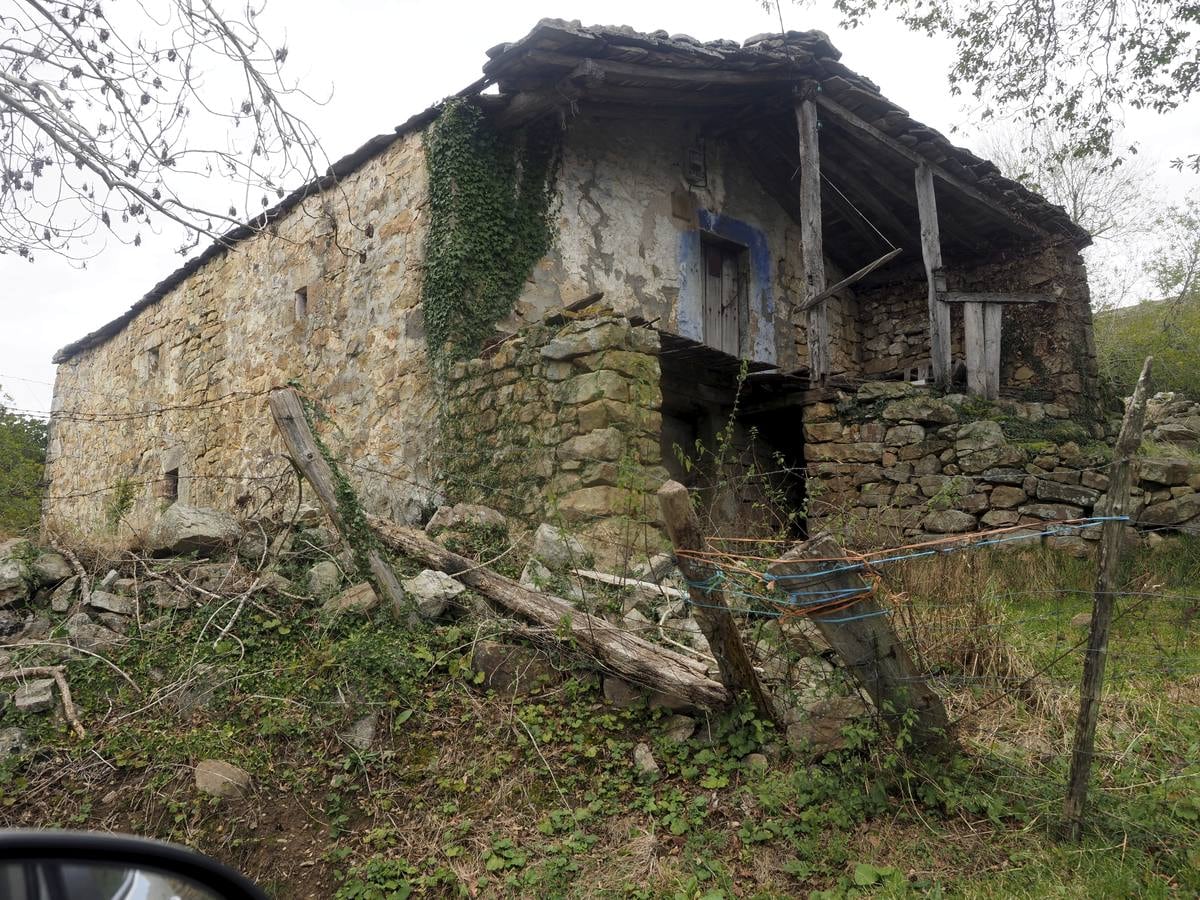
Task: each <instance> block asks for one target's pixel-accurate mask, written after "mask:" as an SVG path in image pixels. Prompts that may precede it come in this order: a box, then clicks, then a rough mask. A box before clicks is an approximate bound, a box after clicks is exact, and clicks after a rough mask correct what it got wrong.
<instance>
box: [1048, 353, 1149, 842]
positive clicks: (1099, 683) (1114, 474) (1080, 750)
mask: <svg viewBox="0 0 1200 900" xmlns="http://www.w3.org/2000/svg"><path fill="white" fill-rule="evenodd" d="M1153 361H1154V359H1153V357H1147V358H1146V362H1145V363H1144V364H1143V365H1142V374H1141V377H1140V378H1138V382H1137V386H1136V387H1135V388H1134V389H1133V396H1132V397H1131V398H1130V399H1129V409H1127V410H1126V411H1125V421H1123V422H1122V423H1121V433H1120V435H1118V437H1117V444H1116V446H1115V447H1114V448H1113V464H1112V468H1111V470H1110V475H1111V478H1112V481H1111V483H1110V484H1109V486H1108V502H1107V503H1106V504H1105V508H1104V510H1103V512H1102V515H1105V516H1108V517H1109V518H1108V520H1107V521H1106V522H1105V523H1104V524H1103V525H1102V526H1101V532H1100V571H1099V574H1097V576H1096V593H1095V596H1094V599H1093V601H1092V630H1091V632H1090V633H1089V635H1088V646H1087V656H1085V657H1084V659H1083V685H1082V687H1081V688H1080V692H1079V693H1080V701H1079V718H1078V719H1077V720H1076V722H1075V742H1074V744H1073V745H1072V747H1071V774H1070V776H1069V778H1068V780H1067V799H1066V802H1065V803H1064V804H1063V815H1064V816H1065V817H1066V820H1067V834H1068V836H1069V837H1070V839H1071V840H1073V841H1077V840H1079V835H1080V832H1081V831H1082V830H1083V811H1084V806H1085V804H1086V803H1087V791H1088V780H1089V778H1090V777H1091V773H1092V755H1093V750H1094V748H1095V743H1096V723H1097V721H1098V720H1099V718H1100V698H1101V696H1102V695H1103V692H1104V664H1105V663H1106V662H1107V660H1108V629H1109V625H1110V624H1111V623H1112V610H1113V593H1114V588H1116V586H1117V584H1118V581H1117V578H1118V575H1119V570H1120V567H1121V544H1122V540H1123V532H1124V530H1125V525H1126V523H1125V522H1123V521H1120V520H1119V519H1118V518H1116V517H1118V516H1125V515H1128V514H1129V510H1130V501H1129V492H1130V488H1131V486H1132V485H1133V455H1134V454H1135V453H1137V451H1138V448H1139V447H1141V445H1142V425H1143V423H1144V422H1145V418H1146V398H1147V397H1148V396H1149V394H1150V364H1151V363H1152V362H1153Z"/></svg>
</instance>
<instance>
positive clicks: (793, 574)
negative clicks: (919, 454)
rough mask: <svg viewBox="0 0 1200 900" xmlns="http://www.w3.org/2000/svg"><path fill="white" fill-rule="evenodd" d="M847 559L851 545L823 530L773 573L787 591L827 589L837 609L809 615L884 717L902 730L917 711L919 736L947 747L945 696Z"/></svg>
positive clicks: (781, 561) (807, 595)
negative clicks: (908, 714)
mask: <svg viewBox="0 0 1200 900" xmlns="http://www.w3.org/2000/svg"><path fill="white" fill-rule="evenodd" d="M843 559H847V554H846V550H845V548H843V547H842V546H840V545H839V544H838V542H837V541H835V540H834V539H833V538H832V537H831V536H830V535H828V534H819V535H817V536H816V537H814V538H813V539H812V540H809V541H807V542H805V543H803V544H799V545H797V546H796V547H794V548H793V549H791V550H789V551H788V552H787V553H785V554H784V555H783V556H781V557H780V558H779V560H778V561H777V562H774V563H772V564H771V565H770V566H769V567H768V568H767V573H768V574H769V575H771V576H772V577H774V578H777V579H778V586H779V588H780V593H781V594H783V595H786V594H787V593H788V591H798V592H801V594H800V596H802V597H804V598H806V599H812V598H814V597H818V596H819V592H825V593H826V594H827V595H828V596H829V598H830V600H829V605H831V606H832V611H830V612H824V613H821V612H813V613H811V614H810V615H809V618H810V619H811V620H812V622H813V624H814V625H816V626H817V630H819V631H820V632H821V635H822V636H823V637H824V638H825V640H826V641H828V642H829V646H830V647H832V648H833V649H834V650H835V651H837V653H838V655H839V656H841V658H842V661H843V662H844V663H845V664H846V668H847V669H849V671H850V672H851V673H853V675H854V678H855V680H856V681H858V683H859V684H860V685H862V687H863V688H864V689H865V690H866V691H867V693H868V694H870V695H871V700H872V701H874V703H875V708H876V709H877V710H879V713H880V715H881V716H882V717H883V719H884V721H885V722H887V724H888V726H889V727H890V728H892V729H897V728H899V727H900V723H901V720H902V719H903V717H904V714H905V713H906V712H909V711H912V712H913V713H915V714H916V722H915V724H914V726H913V732H912V737H913V740H914V741H915V742H916V743H917V744H919V745H924V746H927V747H930V748H934V749H936V748H945V747H946V746H948V745H949V743H950V738H949V736H948V735H947V733H946V728H947V721H948V720H947V716H946V707H945V705H944V704H943V703H942V699H941V698H940V697H939V696H938V695H937V694H936V693H934V690H933V688H931V687H930V686H929V685H928V684H927V683H926V681H925V679H924V677H923V676H922V675H921V673H920V671H919V670H918V669H917V667H916V666H915V665H914V664H913V661H912V657H910V656H909V655H908V651H907V650H905V648H904V645H903V644H901V643H900V639H899V638H898V637H897V636H896V632H895V631H894V630H893V628H892V624H891V622H890V621H889V620H888V618H887V615H886V614H885V613H886V610H884V608H883V607H881V606H880V605H879V601H878V600H876V599H875V595H874V594H873V593H871V586H870V584H868V583H867V581H866V579H864V578H863V577H862V574H861V572H860V571H859V570H858V569H852V568H849V567H847V565H845V564H843V563H840V562H838V561H839V560H843Z"/></svg>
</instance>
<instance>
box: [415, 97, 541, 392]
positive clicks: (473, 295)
mask: <svg viewBox="0 0 1200 900" xmlns="http://www.w3.org/2000/svg"><path fill="white" fill-rule="evenodd" d="M558 134H559V132H558V127H557V124H556V123H553V122H551V123H548V124H544V125H536V126H531V127H530V128H527V129H524V130H523V131H521V132H519V133H501V132H499V131H497V130H496V129H495V128H494V127H493V126H492V124H491V123H490V122H489V121H488V120H487V119H486V118H485V117H484V116H483V114H482V112H481V111H480V109H479V107H478V106H476V105H475V104H474V103H472V102H470V101H469V100H466V99H454V100H450V101H448V102H447V104H446V106H445V108H444V109H443V110H442V114H441V115H440V116H439V117H438V120H437V122H435V123H434V125H433V126H432V127H431V128H430V130H429V131H428V132H427V133H426V136H425V149H426V153H425V159H426V166H427V168H428V172H429V197H430V202H429V209H430V223H429V231H428V236H427V238H426V244H425V279H424V284H423V287H422V297H421V299H422V302H423V305H424V312H425V336H426V341H427V343H428V347H429V354H430V358H431V359H432V360H433V361H434V363H435V370H436V366H437V364H440V363H445V362H448V361H453V360H455V359H463V358H466V357H469V356H473V355H474V354H475V353H476V352H477V351H478V350H479V348H480V346H481V345H482V343H483V341H484V340H485V339H486V338H487V337H488V336H489V335H491V334H492V333H493V330H494V328H495V324H496V322H498V321H499V320H500V319H502V318H504V316H506V315H508V313H509V312H510V311H511V310H512V308H513V305H514V304H515V303H516V301H517V297H518V296H519V295H520V292H521V286H522V285H523V284H524V283H525V280H526V279H527V278H528V277H529V273H530V271H531V270H532V269H533V266H534V264H535V263H536V262H537V261H538V260H539V259H541V257H542V256H544V255H545V253H546V251H547V250H549V249H550V245H551V243H552V241H553V238H554V226H553V218H554V208H553V198H554V196H555V183H556V181H557V177H556V176H557V168H558V158H559V154H558V146H559V141H558Z"/></svg>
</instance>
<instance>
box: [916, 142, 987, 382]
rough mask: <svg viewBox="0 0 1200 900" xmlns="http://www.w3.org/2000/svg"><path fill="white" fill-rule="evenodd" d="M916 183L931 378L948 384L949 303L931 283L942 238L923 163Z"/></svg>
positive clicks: (939, 259)
mask: <svg viewBox="0 0 1200 900" xmlns="http://www.w3.org/2000/svg"><path fill="white" fill-rule="evenodd" d="M916 187H917V212H918V214H919V215H920V218H921V256H922V258H923V259H924V260H925V275H926V278H927V279H928V281H929V358H930V363H931V366H932V369H933V380H934V381H935V382H936V383H937V386H938V387H940V388H945V387H948V386H949V384H950V307H948V306H946V304H944V303H941V302H939V300H938V288H937V284H936V283H935V273H936V272H937V270H939V269H941V267H942V240H941V235H940V234H939V232H938V219H937V198H936V196H935V195H934V192H933V171H932V170H931V169H930V168H929V166H928V165H926V164H925V163H921V165H919V166H917V174H916ZM982 330H983V329H982V323H981V327H980V331H982Z"/></svg>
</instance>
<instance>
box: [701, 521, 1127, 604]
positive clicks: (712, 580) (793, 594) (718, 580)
mask: <svg viewBox="0 0 1200 900" xmlns="http://www.w3.org/2000/svg"><path fill="white" fill-rule="evenodd" d="M1129 520H1130V518H1129V516H1090V517H1088V518H1087V519H1083V520H1081V521H1080V522H1079V523H1078V524H1075V525H1061V526H1058V527H1056V528H1046V529H1043V530H1042V531H1035V532H1028V533H1025V534H1012V535H1008V536H1006V537H999V538H989V539H987V540H981V541H973V542H971V543H968V544H959V545H951V546H948V547H946V548H944V549H930V550H920V551H916V552H913V553H903V554H900V555H897V556H887V557H883V558H881V559H874V560H870V561H869V562H859V563H848V564H843V565H839V566H834V567H832V568H828V569H818V570H817V571H815V572H801V573H796V574H793V575H772V574H770V573H764V574H763V576H762V578H763V580H764V581H768V582H773V581H783V580H785V579H796V580H801V579H807V578H824V577H826V576H828V575H836V574H838V573H840V572H854V571H860V570H862V569H864V568H865V567H866V566H867V565H871V566H879V565H885V564H887V563H894V562H903V561H905V560H909V559H924V558H927V557H930V556H937V555H939V554H947V553H957V552H959V551H961V550H973V549H975V548H977V547H988V546H995V545H997V544H1004V543H1008V542H1009V541H1025V540H1029V539H1031V538H1035V537H1036V538H1040V537H1048V536H1051V535H1056V534H1063V533H1064V532H1067V531H1071V530H1073V529H1079V530H1082V529H1084V528H1095V527H1097V526H1099V525H1103V524H1104V523H1105V522H1128V521H1129ZM798 562H803V560H798ZM726 581H728V576H727V575H726V574H725V572H724V571H722V570H720V569H718V570H717V571H716V572H714V573H713V574H712V575H710V576H709V577H708V578H706V579H704V580H703V581H690V580H689V581H688V582H687V584H688V587H690V588H695V589H697V590H700V591H703V592H704V593H706V594H711V593H713V592H714V591H718V590H721V591H722V592H723V593H725V594H727V595H729V596H732V597H740V598H743V599H748V600H758V601H761V602H763V603H770V604H774V605H780V604H786V605H788V606H791V607H794V608H797V609H807V608H810V607H819V606H823V605H825V604H827V603H831V602H833V601H836V600H841V599H849V598H851V597H854V596H858V595H860V594H861V595H867V594H870V593H872V592H873V591H874V586H873V585H870V586H868V587H865V588H858V587H853V588H831V589H829V590H809V591H805V590H797V591H788V592H787V593H786V594H785V595H784V596H783V597H775V596H767V595H765V594H759V593H755V592H754V591H744V590H741V589H739V588H722V584H723V583H724V582H726ZM800 597H811V598H812V599H808V600H800V599H799V598H800ZM685 602H686V603H687V604H688V605H689V606H697V607H700V608H702V609H725V610H728V611H729V612H733V613H743V614H746V615H755V616H763V617H765V618H778V617H780V616H782V615H783V614H784V613H782V612H779V611H776V610H764V609H757V608H739V607H730V606H725V605H722V604H716V603H700V602H698V601H696V600H693V599H692V598H690V597H687V598H685ZM887 615H891V610H890V609H887V608H884V609H878V610H872V611H871V612H867V613H861V614H858V615H854V616H842V617H839V618H830V617H828V616H821V621H822V622H828V623H830V624H835V625H838V624H843V623H846V622H857V621H860V620H862V619H872V618H875V617H876V616H887Z"/></svg>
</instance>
